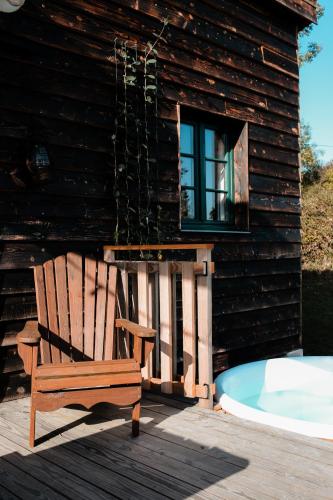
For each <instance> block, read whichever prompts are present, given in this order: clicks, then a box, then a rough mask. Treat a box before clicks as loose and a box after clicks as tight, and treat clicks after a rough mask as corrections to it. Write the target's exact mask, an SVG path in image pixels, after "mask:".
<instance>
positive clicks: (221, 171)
mask: <svg viewBox="0 0 333 500" xmlns="http://www.w3.org/2000/svg"><path fill="white" fill-rule="evenodd" d="M225 174H226V165H225V163H219V162H216V161H206V189H217V190H222V191H224V190H225V189H226V179H225Z"/></svg>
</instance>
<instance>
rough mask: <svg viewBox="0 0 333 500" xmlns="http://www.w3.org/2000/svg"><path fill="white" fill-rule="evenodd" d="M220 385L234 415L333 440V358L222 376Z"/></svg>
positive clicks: (284, 361) (275, 363) (262, 364)
mask: <svg viewBox="0 0 333 500" xmlns="http://www.w3.org/2000/svg"><path fill="white" fill-rule="evenodd" d="M215 383H216V389H217V398H218V400H219V402H220V404H221V406H222V408H223V409H224V410H226V411H227V412H229V413H232V414H234V415H236V416H239V417H243V418H246V419H248V420H253V421H256V422H261V423H265V424H268V425H272V426H275V427H280V428H283V429H286V430H291V431H295V432H300V433H302V434H306V435H309V436H316V437H324V438H327V439H333V356H305V357H290V358H278V359H271V360H265V361H257V362H254V363H247V364H244V365H240V366H237V367H235V368H232V369H230V370H228V371H226V372H224V373H222V374H221V375H219V376H218V377H217V379H216V381H215Z"/></svg>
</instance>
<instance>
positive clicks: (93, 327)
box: [34, 253, 117, 363]
mask: <svg viewBox="0 0 333 500" xmlns="http://www.w3.org/2000/svg"><path fill="white" fill-rule="evenodd" d="M34 276H35V287H36V298H37V311H38V322H39V325H40V330H41V334H42V342H41V359H42V362H43V363H61V362H64V361H65V362H66V361H71V360H73V361H82V360H103V359H106V360H107V359H113V358H114V344H115V338H114V323H115V311H116V287H117V268H116V267H115V266H111V265H109V264H107V263H105V262H103V261H98V260H96V259H94V258H91V257H83V256H82V255H79V254H76V253H68V254H67V255H61V256H59V257H56V258H55V259H52V260H49V261H47V262H45V263H44V264H43V265H39V266H36V267H35V268H34Z"/></svg>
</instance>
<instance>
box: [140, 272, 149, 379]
mask: <svg viewBox="0 0 333 500" xmlns="http://www.w3.org/2000/svg"><path fill="white" fill-rule="evenodd" d="M148 276H149V275H148V264H147V262H140V263H139V264H138V297H139V300H138V308H139V311H138V313H139V314H138V316H139V317H138V320H139V324H140V325H142V326H149V279H148ZM150 372H151V369H150V363H149V360H148V362H147V363H146V366H145V367H144V368H143V369H142V376H143V379H144V387H145V388H146V389H149V387H150V381H149V375H150Z"/></svg>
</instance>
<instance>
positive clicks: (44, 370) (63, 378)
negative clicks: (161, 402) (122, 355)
mask: <svg viewBox="0 0 333 500" xmlns="http://www.w3.org/2000/svg"><path fill="white" fill-rule="evenodd" d="M34 379H35V387H36V390H37V391H41V392H47V391H58V390H59V391H60V390H66V389H82V388H89V387H94V388H96V387H109V386H116V385H132V384H141V381H142V377H141V370H140V365H139V363H137V362H136V361H135V360H134V359H115V360H111V361H80V362H75V363H45V364H43V365H41V366H38V367H37V369H36V370H35V375H34Z"/></svg>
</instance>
